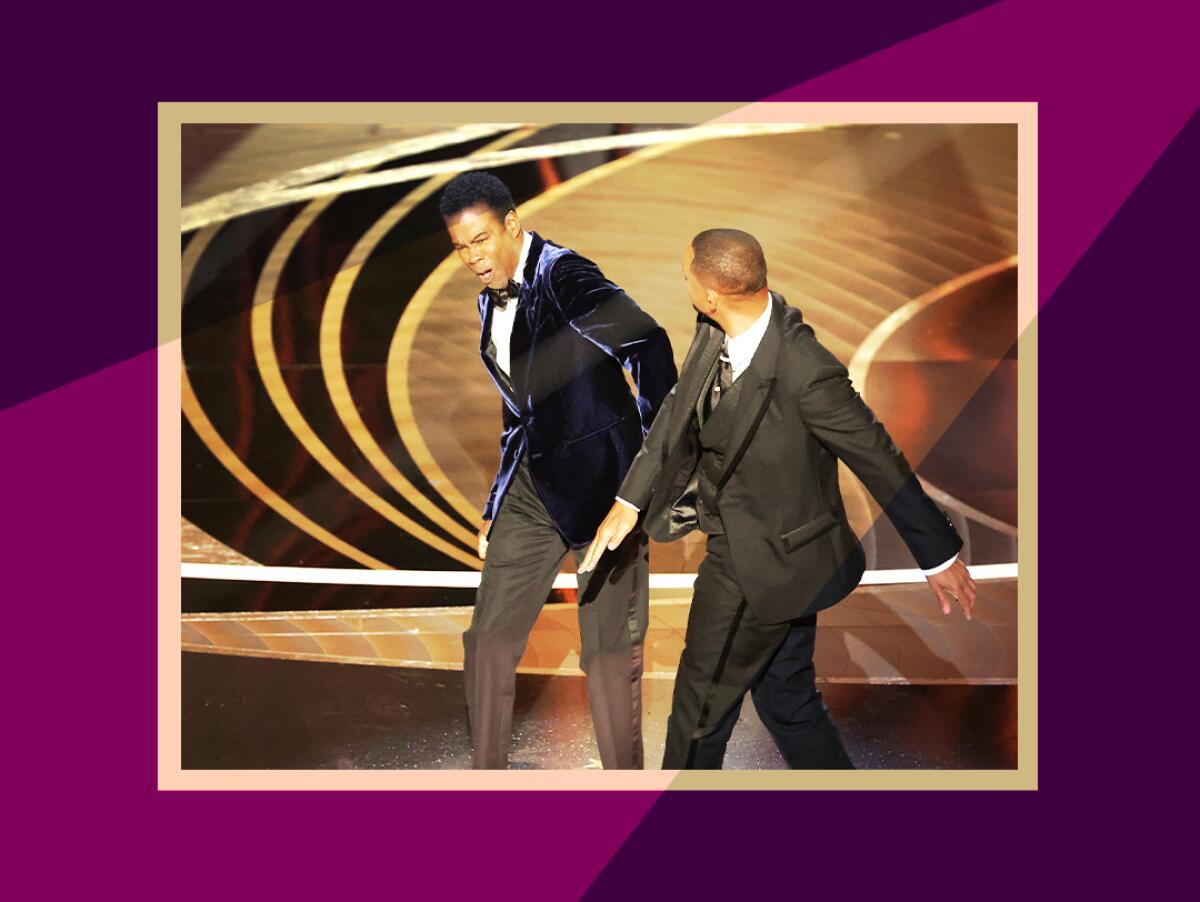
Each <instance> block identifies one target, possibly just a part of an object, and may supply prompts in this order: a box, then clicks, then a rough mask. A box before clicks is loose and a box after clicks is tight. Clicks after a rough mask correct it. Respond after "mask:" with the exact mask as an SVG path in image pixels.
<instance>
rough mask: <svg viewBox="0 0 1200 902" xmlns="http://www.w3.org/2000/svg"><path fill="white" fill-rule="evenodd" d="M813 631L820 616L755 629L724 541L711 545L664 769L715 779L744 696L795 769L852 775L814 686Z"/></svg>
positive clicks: (678, 682)
mask: <svg viewBox="0 0 1200 902" xmlns="http://www.w3.org/2000/svg"><path fill="white" fill-rule="evenodd" d="M816 631H817V616H816V615H815V614H812V615H809V616H807V617H801V618H799V619H797V620H793V621H790V622H784V623H764V622H763V621H761V620H759V619H758V618H757V617H756V616H755V615H754V611H753V610H752V609H751V608H750V607H749V606H748V605H747V603H746V599H745V598H744V597H743V595H742V592H741V589H740V588H739V587H738V584H737V578H736V576H735V574H734V570H733V562H732V561H731V559H730V555H729V540H728V537H727V536H725V535H723V534H717V535H711V536H709V539H708V553H707V555H706V557H705V558H704V560H703V561H702V562H701V564H700V571H699V574H698V575H697V577H696V585H695V590H694V594H693V597H692V610H691V614H690V616H689V617H688V625H687V635H686V637H685V645H684V649H683V656H682V657H681V659H680V662H679V674H678V676H677V677H676V679H675V693H674V696H673V698H672V701H671V717H670V720H669V721H668V723H667V746H666V752H665V754H664V756H663V765H662V766H663V769H664V770H677V769H714V770H715V769H719V768H720V767H721V763H722V761H724V758H725V747H726V745H727V744H728V742H729V737H730V735H731V734H732V733H733V728H734V725H735V724H736V723H737V719H738V714H739V712H740V711H741V709H742V700H743V699H744V697H745V695H746V692H747V690H748V691H749V692H750V695H751V698H753V699H754V706H755V708H756V709H757V710H758V715H759V717H760V718H761V719H762V722H763V725H764V726H766V728H767V730H768V731H769V732H770V733H771V736H772V738H773V739H774V740H775V744H776V745H777V746H778V747H779V751H780V752H781V753H782V754H783V758H784V760H785V761H786V762H787V764H788V766H789V767H792V768H800V769H814V770H816V769H820V770H832V769H843V768H852V767H854V764H853V763H852V762H851V761H850V757H849V755H847V754H846V750H845V748H843V746H842V742H841V739H840V738H839V736H838V733H837V728H836V727H835V726H834V723H833V719H832V718H831V717H830V715H829V710H828V709H827V708H826V707H825V702H824V700H822V698H821V693H820V692H819V691H818V689H817V686H816V682H815V679H814V673H813V660H812V656H813V645H814V640H815V639H816Z"/></svg>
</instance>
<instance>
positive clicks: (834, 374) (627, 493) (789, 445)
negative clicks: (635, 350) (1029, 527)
mask: <svg viewBox="0 0 1200 902" xmlns="http://www.w3.org/2000/svg"><path fill="white" fill-rule="evenodd" d="M771 305H772V311H771V321H770V325H769V326H768V328H767V331H766V333H765V335H764V336H763V339H762V342H761V344H760V345H759V347H758V350H757V352H756V353H755V355H754V359H753V361H752V362H751V363H750V365H749V367H748V368H747V369H746V371H745V372H744V373H742V374H741V375H740V376H739V381H740V380H742V379H745V380H748V381H747V382H746V384H745V385H744V386H743V387H742V393H741V398H740V401H739V403H738V408H737V416H736V419H735V422H734V426H733V431H732V434H731V437H730V440H729V449H728V453H727V454H726V456H725V469H724V471H723V473H722V475H721V477H720V479H719V481H718V482H717V503H718V507H719V510H720V515H721V520H722V523H723V524H724V527H725V532H726V534H727V536H728V539H729V546H730V553H731V557H732V561H733V566H734V570H735V572H736V575H737V579H738V583H739V584H740V586H741V588H742V591H743V593H744V594H745V597H746V601H747V603H748V604H749V605H750V606H751V608H752V609H753V610H754V612H755V614H756V615H758V617H760V618H761V619H762V620H764V621H766V622H768V623H779V622H782V621H784V620H790V619H793V618H796V617H800V616H802V615H804V614H808V613H812V612H814V611H817V610H820V609H822V608H826V607H829V606H830V605H832V604H834V603H836V602H837V601H839V600H841V599H842V598H844V597H845V596H846V595H847V594H848V593H849V592H850V591H851V590H852V589H853V588H854V587H855V586H856V585H858V582H859V580H860V579H861V578H862V573H863V569H864V567H865V560H866V559H865V556H864V554H863V550H862V546H861V545H860V544H859V542H858V538H857V537H856V536H855V535H854V532H853V531H852V530H851V529H850V525H849V523H848V522H847V520H846V510H845V507H844V505H843V503H842V496H841V492H840V490H839V488H838V475H837V461H838V459H839V458H840V459H841V460H844V461H845V462H846V464H847V465H848V466H849V467H850V469H851V470H853V471H854V473H855V474H856V475H857V476H858V477H859V479H861V480H862V482H863V484H864V485H865V486H866V487H867V489H868V490H869V491H870V492H871V494H872V495H874V496H875V498H876V499H877V500H878V501H879V503H880V504H881V505H882V506H883V509H884V511H885V512H886V513H887V515H888V516H889V517H890V518H891V520H892V521H893V522H894V523H895V524H896V528H897V529H898V530H899V532H900V535H901V537H902V538H903V539H904V541H905V543H906V544H907V545H908V547H909V549H910V550H911V551H912V554H913V557H915V558H916V560H917V563H918V564H919V565H920V566H921V567H922V568H925V569H928V568H931V567H936V566H937V565H938V564H941V563H944V562H945V561H947V560H949V559H950V558H951V557H952V556H953V555H954V554H956V553H957V552H958V550H959V549H960V548H961V547H962V540H961V539H960V538H959V537H958V534H957V533H956V532H955V530H954V527H953V526H952V525H951V524H950V519H949V517H947V516H946V514H945V513H944V512H943V511H942V510H940V509H939V508H938V507H937V506H936V505H935V504H934V503H933V501H932V500H930V498H929V496H928V495H926V494H925V492H924V490H923V489H922V488H921V485H920V483H919V482H918V481H917V478H916V476H915V475H914V474H913V472H912V469H911V468H910V467H909V465H908V463H907V461H905V459H904V455H903V454H901V453H900V451H899V450H898V449H897V448H896V446H895V444H894V443H893V442H892V439H891V437H890V436H889V435H888V433H887V431H886V430H885V429H884V427H883V425H882V424H881V423H880V422H879V421H878V420H877V419H876V418H875V415H874V414H873V413H872V412H871V410H870V408H868V407H867V405H866V404H865V403H864V402H863V400H862V398H861V397H860V396H859V395H858V393H857V392H856V391H855V390H854V388H853V386H852V385H851V384H850V379H849V376H848V374H847V372H846V369H845V367H843V366H842V365H841V364H840V363H839V362H838V361H837V359H836V358H835V357H834V356H833V355H832V354H830V353H829V351H827V350H826V349H825V348H824V347H823V346H822V345H821V344H820V343H819V342H818V341H817V339H816V337H815V336H814V335H813V330H812V327H811V326H809V325H807V324H806V323H805V322H804V318H803V317H802V316H801V314H800V311H799V310H797V309H795V308H794V307H789V306H788V305H787V302H786V301H785V300H784V299H783V297H782V296H780V295H778V294H775V293H774V292H772V293H771ZM724 338H725V334H724V332H722V331H721V330H720V328H718V327H717V326H716V324H715V323H712V322H711V321H710V320H708V319H706V318H705V317H700V318H699V322H698V324H697V327H696V335H695V338H694V339H693V341H692V346H691V348H690V349H689V351H688V355H687V359H686V360H685V361H684V364H683V372H682V373H681V375H680V378H679V384H678V385H676V387H675V388H674V389H673V390H672V392H671V393H670V395H668V396H667V400H666V401H665V402H663V406H662V410H661V411H660V412H659V415H658V418H657V419H656V420H655V422H654V426H653V428H652V429H651V430H650V433H649V434H648V435H647V437H646V441H645V442H644V444H643V445H642V449H641V451H640V452H639V453H638V456H637V457H636V458H635V459H634V462H633V466H632V467H631V468H630V470H629V473H628V474H627V475H626V477H625V480H624V482H623V483H622V485H621V490H620V492H619V494H620V496H621V497H622V498H624V499H625V500H626V501H629V502H631V503H632V504H635V505H637V506H638V507H639V508H641V510H642V511H643V512H644V525H645V529H646V531H647V532H648V533H649V535H650V536H651V537H652V538H654V539H657V540H658V541H662V542H666V541H671V540H672V539H677V538H679V537H680V536H682V535H684V534H686V533H688V532H690V531H691V530H693V529H695V528H696V508H695V498H696V482H697V471H698V467H697V464H698V460H699V453H700V452H699V445H698V442H697V424H696V416H695V411H696V408H697V403H698V400H699V398H700V394H701V392H703V391H705V390H707V388H708V386H709V384H710V383H711V380H712V374H713V372H714V369H715V366H716V363H717V358H718V356H719V354H720V350H721V345H722V342H723V341H724Z"/></svg>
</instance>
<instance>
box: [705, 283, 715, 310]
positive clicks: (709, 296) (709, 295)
mask: <svg viewBox="0 0 1200 902" xmlns="http://www.w3.org/2000/svg"><path fill="white" fill-rule="evenodd" d="M704 303H705V304H706V305H707V306H708V312H709V313H710V314H711V313H714V312H715V311H716V309H717V293H716V292H715V291H713V290H712V289H711V288H705V289H704Z"/></svg>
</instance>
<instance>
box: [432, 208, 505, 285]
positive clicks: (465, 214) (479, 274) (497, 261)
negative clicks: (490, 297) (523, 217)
mask: <svg viewBox="0 0 1200 902" xmlns="http://www.w3.org/2000/svg"><path fill="white" fill-rule="evenodd" d="M446 228H447V229H448V230H449V232H450V240H451V241H453V242H454V250H455V251H457V253H458V259H460V260H462V262H463V263H465V264H466V266H467V269H469V270H471V272H473V273H474V274H475V276H476V278H478V279H479V281H480V282H481V283H483V284H484V285H485V286H487V287H488V288H503V287H504V286H505V285H507V284H508V280H509V279H511V278H512V277H513V273H515V272H516V271H517V261H518V260H519V259H520V258H521V221H520V220H519V219H518V218H517V214H516V212H515V211H513V210H509V211H508V214H507V215H506V216H505V217H504V218H503V219H500V218H499V217H498V216H497V215H496V213H495V211H493V210H492V209H491V208H490V207H486V206H482V205H481V206H476V207H467V209H465V210H463V211H462V212H461V213H456V214H455V215H454V216H451V217H450V218H449V219H447V220H446Z"/></svg>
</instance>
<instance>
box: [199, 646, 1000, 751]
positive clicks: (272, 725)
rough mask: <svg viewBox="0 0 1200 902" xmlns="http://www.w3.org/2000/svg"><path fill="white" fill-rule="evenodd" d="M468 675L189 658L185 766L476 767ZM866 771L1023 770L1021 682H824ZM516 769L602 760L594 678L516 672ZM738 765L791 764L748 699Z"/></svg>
mask: <svg viewBox="0 0 1200 902" xmlns="http://www.w3.org/2000/svg"><path fill="white" fill-rule="evenodd" d="M462 679H463V677H462V672H461V671H456V670H416V669H408V668H400V667H378V666H368V665H357V664H329V663H317V662H310V661H286V660H277V659H271V658H255V657H240V656H232V655H219V654H197V653H191V654H186V653H185V654H184V655H183V749H184V753H183V754H184V757H183V762H182V763H183V767H184V768H185V769H254V770H257V769H275V768H281V769H306V770H307V769H337V768H343V769H349V768H363V769H439V770H441V769H455V768H468V767H470V751H469V740H468V736H467V721H466V711H465V704H464V702H463V686H462ZM672 686H673V681H672V680H670V679H647V680H645V681H644V683H643V700H644V709H645V717H644V732H645V741H646V760H647V762H648V763H651V764H652V766H656V763H657V761H659V760H660V759H661V755H662V748H663V743H664V740H665V731H666V720H667V714H668V711H669V710H670V704H671V689H672ZM821 689H822V692H823V694H824V696H825V700H826V703H827V704H828V705H829V708H830V710H831V711H832V712H833V715H834V717H835V719H836V720H837V723H838V726H839V729H840V730H841V733H842V738H843V741H844V742H845V744H846V747H847V749H848V750H849V752H850V755H851V757H852V758H853V759H854V762H855V764H856V765H857V766H858V767H859V768H871V769H897V768H900V769H904V768H920V769H1006V768H1015V767H1016V766H1017V726H1016V724H1017V687H1016V686H1012V685H882V684H866V683H833V684H824V685H822V687H821ZM513 728H514V741H513V752H512V767H513V768H520V769H552V768H571V769H573V768H582V767H588V766H593V767H595V766H599V765H598V762H597V761H596V758H597V752H596V748H595V740H594V738H593V736H592V729H591V723H590V719H589V717H588V712H587V701H586V696H585V689H584V680H583V679H582V678H581V677H576V676H535V675H527V674H518V676H517V699H516V710H515V713H514V717H513ZM725 764H726V767H727V768H729V769H739V770H752V769H770V770H774V769H779V768H782V767H783V761H782V759H781V758H780V757H779V755H778V753H777V752H776V750H775V746H774V744H773V743H772V741H771V738H770V736H769V735H768V734H767V732H766V730H765V729H764V727H763V726H762V724H761V723H760V722H759V720H758V717H757V715H756V714H755V712H754V706H753V705H752V704H750V702H749V699H747V701H746V704H745V705H744V706H743V708H742V717H741V721H740V722H739V723H738V726H737V729H736V730H735V731H734V734H733V739H732V740H731V742H730V744H729V753H728V756H727V758H726V762H725Z"/></svg>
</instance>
